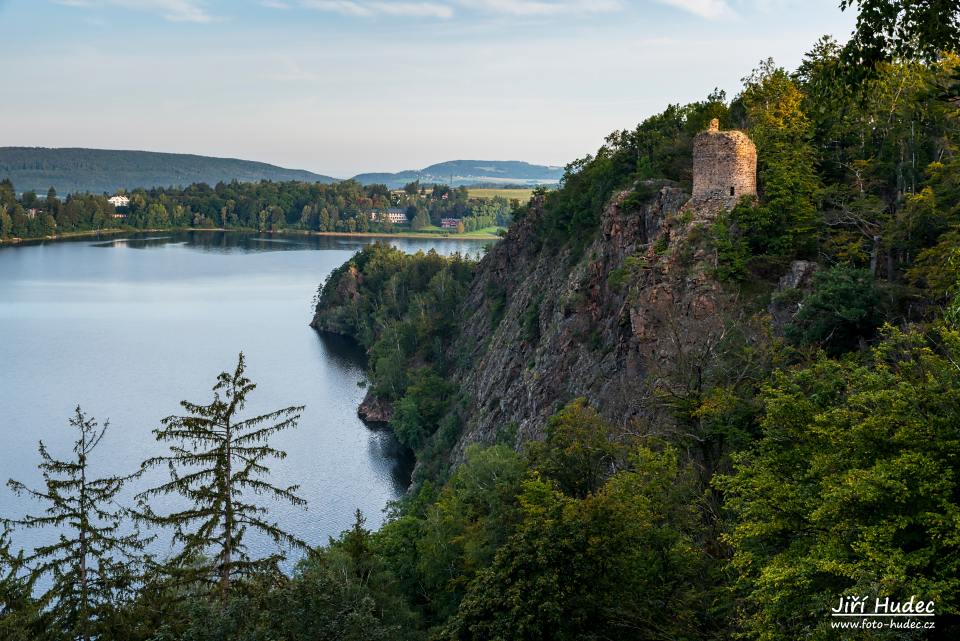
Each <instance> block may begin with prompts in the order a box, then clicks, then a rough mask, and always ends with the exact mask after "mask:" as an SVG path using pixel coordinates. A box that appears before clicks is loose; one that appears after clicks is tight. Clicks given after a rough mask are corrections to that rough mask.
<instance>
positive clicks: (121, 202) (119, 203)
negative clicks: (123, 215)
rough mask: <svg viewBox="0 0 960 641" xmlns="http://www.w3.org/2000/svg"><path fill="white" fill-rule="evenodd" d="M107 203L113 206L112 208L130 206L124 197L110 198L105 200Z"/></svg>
mask: <svg viewBox="0 0 960 641" xmlns="http://www.w3.org/2000/svg"><path fill="white" fill-rule="evenodd" d="M107 202H108V203H110V204H111V205H113V206H114V207H129V206H130V199H129V198H127V197H126V196H114V197H112V198H108V199H107Z"/></svg>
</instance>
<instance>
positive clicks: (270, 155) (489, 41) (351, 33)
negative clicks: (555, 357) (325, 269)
mask: <svg viewBox="0 0 960 641" xmlns="http://www.w3.org/2000/svg"><path fill="white" fill-rule="evenodd" d="M837 5H838V0H633V1H628V0H404V1H398V2H388V1H385V0H383V1H377V0H0V77H2V78H3V85H4V87H5V89H6V90H5V91H4V92H3V94H4V97H3V99H2V100H0V146H6V145H26V146H46V147H68V146H76V147H80V146H82V147H102V148H110V149H148V150H153V151H172V152H184V153H198V154H204V155H215V156H230V157H239V158H247V159H252V160H262V161H265V162H271V163H275V164H279V165H283V166H287V167H296V168H303V169H310V170H312V171H317V172H320V173H325V174H330V175H334V176H338V177H342V176H349V175H353V174H355V173H357V172H360V171H396V170H401V169H415V168H420V167H423V166H426V165H429V164H431V163H434V162H439V161H443V160H452V159H457V158H470V159H497V160H526V161H529V162H534V163H542V164H556V165H562V164H565V163H567V162H569V161H570V160H572V159H574V158H576V157H579V156H582V155H584V154H586V153H591V152H593V151H594V150H596V148H597V147H598V146H599V145H600V144H601V143H602V140H603V137H604V136H605V135H606V134H608V133H609V132H611V131H613V130H615V129H621V128H625V127H633V126H635V125H636V123H638V122H639V121H640V120H642V119H643V118H644V117H646V116H648V115H650V114H652V113H655V112H657V111H659V110H661V109H663V108H664V107H665V106H666V105H667V104H669V103H671V102H688V101H691V100H696V99H700V98H702V97H704V96H706V95H707V93H708V92H709V91H710V90H711V89H713V88H714V87H715V86H716V87H720V88H722V89H726V90H727V92H728V94H730V95H732V94H734V93H736V92H737V90H738V89H739V86H740V78H742V77H743V76H745V75H747V74H748V73H749V72H750V70H751V69H752V68H753V67H754V66H756V64H757V62H758V61H759V60H760V59H761V58H765V57H767V56H773V57H774V58H775V59H776V60H777V62H778V63H780V64H783V65H784V66H787V67H788V68H793V67H795V66H796V65H797V64H798V63H799V61H800V59H801V57H802V55H803V53H804V52H805V51H807V50H808V49H809V48H810V46H811V45H812V44H813V42H814V41H815V40H816V39H817V38H818V37H819V36H821V35H823V34H827V33H829V34H832V35H834V36H836V37H837V38H838V39H840V40H844V39H845V38H846V37H847V35H848V34H849V32H850V31H851V29H852V25H853V20H854V16H853V15H852V14H850V13H849V12H848V13H841V12H840V10H839V9H838V7H837Z"/></svg>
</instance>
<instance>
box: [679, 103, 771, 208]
mask: <svg viewBox="0 0 960 641" xmlns="http://www.w3.org/2000/svg"><path fill="white" fill-rule="evenodd" d="M756 195H757V148H756V146H755V145H754V144H753V141H752V140H750V137H749V136H747V134H745V133H743V132H742V131H734V130H730V131H720V122H719V121H718V120H717V119H716V118H714V119H713V120H712V121H710V128H709V129H707V130H706V131H704V132H701V133H699V134H698V135H697V137H696V138H695V139H694V141H693V198H694V200H719V201H721V202H723V203H724V205H726V206H728V207H732V206H733V205H735V204H736V203H737V201H738V200H740V197H741V196H756Z"/></svg>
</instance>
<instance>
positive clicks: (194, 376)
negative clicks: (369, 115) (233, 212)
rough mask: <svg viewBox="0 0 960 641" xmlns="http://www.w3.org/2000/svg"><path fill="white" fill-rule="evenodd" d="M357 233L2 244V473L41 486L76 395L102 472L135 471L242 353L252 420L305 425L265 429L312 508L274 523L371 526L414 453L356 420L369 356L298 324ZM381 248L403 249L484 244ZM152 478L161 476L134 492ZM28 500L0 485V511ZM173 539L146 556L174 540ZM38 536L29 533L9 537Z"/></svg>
mask: <svg viewBox="0 0 960 641" xmlns="http://www.w3.org/2000/svg"><path fill="white" fill-rule="evenodd" d="M367 242H372V241H368V240H367V239H341V238H329V237H322V238H317V237H314V238H306V237H292V236H291V237H277V236H274V237H265V236H257V235H247V234H223V233H219V232H211V233H192V234H171V235H152V236H143V235H141V236H129V237H122V238H121V237H113V238H110V239H101V240H84V241H73V242H63V243H51V244H45V245H34V246H25V247H14V248H3V249H0V482H5V481H6V479H7V478H15V479H18V480H22V481H24V482H26V483H28V485H31V486H37V485H38V484H39V482H40V480H41V477H40V475H39V473H38V472H37V470H36V464H37V462H38V460H39V457H38V454H37V441H39V440H41V439H42V440H43V442H44V443H45V444H47V446H48V447H49V448H50V449H51V451H52V453H53V454H54V455H55V456H60V457H67V456H68V455H69V453H70V447H71V444H72V441H73V438H74V435H73V433H72V431H71V429H70V428H69V426H68V424H67V420H68V418H69V417H70V416H71V413H72V410H73V408H74V407H75V406H76V405H77V404H79V405H81V406H82V408H83V409H84V411H86V412H87V413H88V414H92V415H93V416H95V417H97V419H100V420H104V419H108V418H109V420H110V429H109V431H108V432H107V435H106V437H105V438H104V440H103V442H102V443H101V445H100V448H99V450H98V451H97V453H96V460H95V462H94V466H95V468H97V471H99V472H102V473H103V474H120V473H129V472H132V471H134V470H136V469H137V468H138V466H139V464H140V461H142V460H143V459H145V458H147V457H150V456H153V455H156V454H160V453H162V452H163V451H164V449H163V447H161V446H159V445H158V444H157V443H156V442H155V441H154V439H153V436H152V434H151V430H152V429H154V428H156V427H158V426H159V424H160V420H161V419H162V418H163V417H165V416H168V415H170V414H173V413H179V410H180V407H179V405H178V402H179V401H180V400H182V399H188V400H191V401H195V402H201V403H207V402H209V400H210V398H211V392H210V388H211V387H212V386H213V384H214V383H215V380H216V376H217V374H218V373H219V372H221V371H223V370H225V369H232V368H233V367H234V366H235V364H236V358H237V354H238V352H240V351H241V350H242V351H243V352H244V353H245V354H246V356H247V365H248V369H247V373H248V375H249V377H250V378H251V379H253V380H254V381H255V382H256V383H257V384H258V388H257V390H256V391H255V392H254V394H253V396H252V397H251V399H250V403H249V404H248V406H247V413H248V415H250V414H249V413H251V412H264V411H270V410H273V409H277V408H280V407H284V406H287V405H297V404H302V405H306V410H305V411H304V413H303V418H302V420H301V422H300V426H299V427H298V428H296V429H294V430H290V431H287V432H286V433H282V434H280V435H278V436H277V437H276V438H275V442H274V445H275V446H276V447H279V448H280V449H284V450H286V451H287V452H288V453H289V456H288V457H287V458H286V459H285V460H282V461H277V462H275V463H273V464H272V465H271V467H272V469H273V480H274V482H275V483H276V484H278V485H292V484H299V485H300V486H301V489H300V494H301V496H303V497H304V498H305V499H307V501H308V503H309V507H308V509H307V510H306V511H304V510H302V509H300V508H291V507H288V506H286V505H281V506H271V507H272V509H273V512H272V516H273V518H275V519H276V520H278V521H279V522H280V523H281V525H282V526H284V527H285V528H286V529H288V530H290V531H292V532H294V533H295V534H297V535H299V536H300V537H302V538H303V539H305V540H306V541H308V542H309V543H312V544H320V543H325V542H326V541H327V537H328V536H336V535H337V534H338V533H339V532H341V531H342V530H344V529H346V528H348V527H349V526H350V525H351V523H352V520H353V513H354V510H356V509H357V508H359V509H361V510H362V511H363V512H364V514H365V515H366V517H367V519H368V521H367V522H368V525H369V526H373V527H376V526H378V525H379V524H380V523H381V522H382V520H383V512H382V511H383V508H384V506H385V505H386V504H387V502H388V501H390V500H392V499H394V498H396V497H398V496H399V495H400V494H402V493H403V492H404V490H405V489H406V486H407V484H408V482H409V472H410V469H409V468H410V461H409V460H408V459H407V458H406V457H405V456H404V454H403V453H402V452H401V450H400V448H399V447H398V445H397V443H396V441H395V440H394V439H393V437H392V436H391V435H390V433H389V432H387V431H383V430H379V431H377V430H372V429H370V428H368V427H367V426H365V425H364V424H363V423H362V422H361V421H360V420H359V419H358V418H357V416H356V407H357V405H358V403H359V402H360V400H361V399H362V397H363V393H364V391H363V389H361V388H360V387H359V386H358V382H360V381H362V380H363V378H364V376H363V354H362V353H361V352H360V351H359V350H358V349H357V348H356V347H355V346H354V345H352V344H350V343H349V342H347V341H344V340H342V339H339V340H338V339H335V338H328V337H321V336H319V335H317V334H316V333H315V332H314V331H313V330H312V329H310V327H308V325H307V324H308V322H309V320H310V318H311V316H312V305H311V299H312V298H313V296H314V293H315V292H316V289H317V286H318V284H320V283H322V282H323V280H324V279H325V278H326V276H327V275H328V274H329V273H330V271H331V270H332V269H334V268H335V267H337V266H339V265H340V264H342V263H343V262H344V261H345V260H347V259H348V258H349V257H350V256H351V255H352V254H353V253H354V252H355V251H356V250H357V249H359V248H360V247H361V246H362V245H363V244H366V243H367ZM390 242H392V243H393V244H394V245H396V246H398V247H400V248H401V249H403V250H404V251H409V252H415V251H418V250H424V251H426V250H429V249H431V248H432V249H436V250H437V251H438V252H441V253H444V254H450V253H453V252H461V253H471V254H476V253H478V252H479V251H480V249H481V245H480V244H478V243H475V242H460V241H445V240H407V239H402V240H392V241H390ZM161 479H162V475H161V474H160V473H156V474H154V476H153V477H152V478H146V479H143V480H142V481H140V482H139V483H138V488H139V489H143V488H144V487H146V486H148V484H149V483H150V482H151V481H158V480H161ZM38 507H39V506H38V505H37V504H36V503H33V502H31V501H30V500H29V499H26V498H21V497H17V496H15V495H13V494H12V493H11V492H10V491H9V489H7V488H6V487H5V486H4V485H2V484H0V515H2V516H6V517H14V518H15V517H17V516H20V515H22V514H24V513H26V512H31V513H36V512H37V510H38ZM167 539H168V537H161V539H160V540H161V541H164V543H163V549H157V550H155V551H157V552H159V553H163V552H165V551H166V550H168V548H167V547H166V545H167V544H166V540H167ZM44 540H46V535H44V534H40V533H35V532H26V533H21V534H18V536H17V537H16V539H15V541H16V543H18V544H21V545H25V546H30V545H35V544H37V543H39V542H42V541H44ZM252 543H253V547H254V549H255V550H260V551H263V550H265V549H266V548H268V547H269V543H268V542H267V541H263V540H254V541H252ZM158 545H160V544H159V543H158Z"/></svg>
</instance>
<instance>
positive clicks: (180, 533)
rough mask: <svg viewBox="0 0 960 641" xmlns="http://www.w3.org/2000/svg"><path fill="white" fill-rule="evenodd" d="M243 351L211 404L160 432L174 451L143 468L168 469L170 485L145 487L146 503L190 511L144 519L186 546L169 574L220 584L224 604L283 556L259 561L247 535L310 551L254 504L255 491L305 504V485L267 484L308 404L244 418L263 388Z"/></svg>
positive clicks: (168, 422)
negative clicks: (280, 440) (167, 500)
mask: <svg viewBox="0 0 960 641" xmlns="http://www.w3.org/2000/svg"><path fill="white" fill-rule="evenodd" d="M244 370H245V361H244V356H243V353H241V354H240V358H239V361H238V362H237V367H236V369H235V370H234V372H233V373H229V372H223V373H221V374H220V376H219V377H218V378H217V384H216V385H215V386H214V387H213V400H212V401H211V402H210V403H209V404H208V405H197V404H195V403H190V402H188V401H182V402H181V403H180V405H181V406H182V407H183V409H185V410H186V411H187V413H188V415H187V416H168V417H167V418H165V419H164V420H163V427H161V428H159V429H156V430H154V434H155V435H156V437H157V440H158V441H161V442H164V443H169V444H170V453H169V454H168V455H166V456H158V457H155V458H152V459H149V460H147V461H145V462H144V463H143V469H144V470H146V469H150V468H154V467H158V466H166V467H167V468H168V469H169V472H170V480H169V481H168V482H166V483H163V484H162V485H159V486H158V487H155V488H152V489H149V490H146V491H145V492H143V493H141V494H140V495H139V498H141V499H149V498H152V497H160V496H168V495H179V496H180V497H182V498H183V499H185V500H186V502H187V505H186V506H185V507H183V509H181V510H178V511H174V512H171V513H169V514H166V515H161V514H157V513H156V512H154V511H153V510H152V509H150V508H149V507H147V508H146V509H145V512H144V517H145V518H146V519H147V520H148V521H151V522H153V523H157V524H159V525H162V526H167V527H172V528H173V529H174V542H175V543H179V544H181V545H182V546H183V547H182V549H181V550H180V552H179V554H178V555H177V556H176V557H175V558H174V559H173V560H172V562H171V564H170V568H169V571H170V572H171V574H174V575H175V576H178V577H180V578H182V579H184V580H186V581H191V582H194V581H196V582H205V583H211V584H212V583H216V584H217V585H218V586H219V594H220V598H221V600H225V599H226V598H227V596H228V594H229V592H230V586H231V582H232V581H233V580H234V579H235V578H237V577H243V576H248V575H250V574H252V573H255V572H257V571H261V570H268V569H270V568H272V567H274V566H275V565H276V563H277V562H278V561H279V560H280V559H281V558H283V557H282V555H281V554H279V553H278V554H274V555H271V556H269V557H266V558H261V559H254V558H252V557H251V556H250V554H249V550H248V548H247V546H246V544H245V542H244V535H245V534H246V532H247V531H248V530H253V531H259V532H261V533H264V534H267V535H268V536H270V537H271V538H272V539H273V540H274V542H275V543H277V544H287V545H291V546H295V547H304V546H305V544H304V543H303V541H301V540H300V539H298V538H297V537H295V536H293V535H292V534H289V533H288V532H285V531H284V530H282V529H281V528H280V527H279V526H278V525H277V524H276V523H272V522H270V521H268V520H266V518H267V517H266V514H267V509H266V508H265V507H263V506H262V505H258V504H256V503H253V502H251V501H252V499H251V498H250V495H251V494H254V495H265V496H267V497H269V498H272V499H275V500H281V501H285V502H287V503H290V504H292V505H297V506H305V505H306V501H304V500H303V499H302V498H300V497H299V496H297V495H296V494H295V492H296V491H297V489H298V486H295V485H294V486H291V487H288V488H286V489H284V488H279V487H276V486H274V485H272V484H270V482H269V481H268V480H265V479H266V477H267V476H268V475H269V473H270V470H269V468H268V467H266V466H265V465H264V464H263V463H264V461H266V460H270V459H274V460H276V459H282V458H284V457H286V455H287V454H286V452H284V451H282V450H277V449H274V448H272V447H270V444H269V439H270V437H271V436H272V435H274V434H276V433H277V432H280V431H281V430H285V429H287V428H291V427H295V426H296V424H297V421H298V420H299V419H300V412H301V411H302V410H303V407H302V406H294V407H286V408H284V409H280V410H276V411H274V412H270V413H269V414H263V415H261V416H255V417H252V418H247V419H240V418H239V417H238V413H239V412H241V411H242V410H243V408H244V405H245V404H246V401H247V396H248V395H249V394H250V393H251V392H252V391H253V390H254V389H255V388H256V385H255V384H254V383H253V382H251V381H250V379H248V378H247V377H246V376H244Z"/></svg>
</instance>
